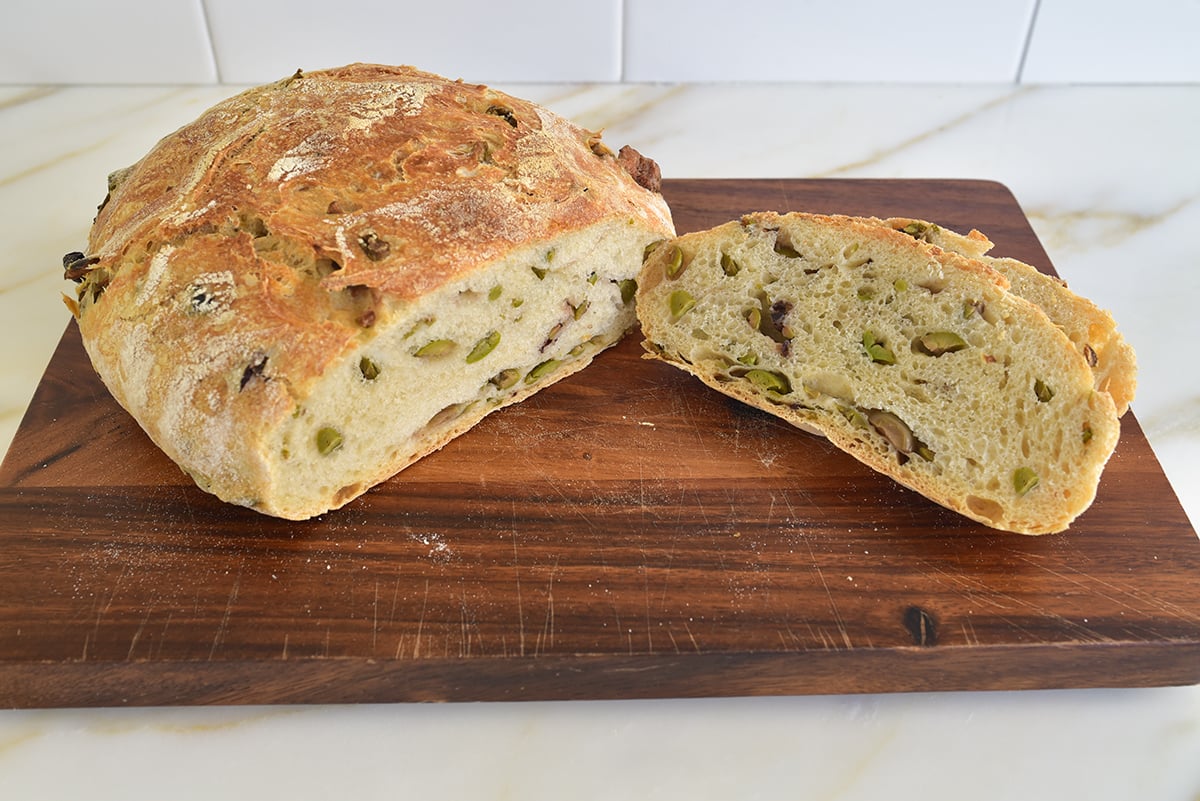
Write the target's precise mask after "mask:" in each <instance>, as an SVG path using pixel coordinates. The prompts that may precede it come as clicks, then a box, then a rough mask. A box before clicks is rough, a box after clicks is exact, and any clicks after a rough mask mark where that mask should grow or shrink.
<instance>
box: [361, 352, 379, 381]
mask: <svg viewBox="0 0 1200 801" xmlns="http://www.w3.org/2000/svg"><path fill="white" fill-rule="evenodd" d="M358 372H360V373H361V374H362V377H363V378H365V379H367V380H368V381H374V380H375V379H376V378H379V365H378V364H376V363H375V362H374V360H373V359H371V357H369V356H363V357H362V358H361V359H359V360H358Z"/></svg>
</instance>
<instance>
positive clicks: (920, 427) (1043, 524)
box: [637, 213, 1120, 534]
mask: <svg viewBox="0 0 1200 801" xmlns="http://www.w3.org/2000/svg"><path fill="white" fill-rule="evenodd" d="M1008 285H1009V282H1008V281H1007V280H1006V279H1005V278H1004V276H1003V275H1001V274H1000V273H999V272H997V271H996V270H993V269H992V268H990V267H989V266H987V265H986V264H984V263H982V262H981V261H979V260H978V259H971V258H967V257H964V256H962V255H960V254H957V253H953V252H950V251H948V250H946V249H943V248H940V247H939V248H934V247H929V246H928V245H927V244H926V243H923V242H919V241H917V239H915V238H914V237H913V236H910V235H907V234H905V233H902V232H901V231H897V230H893V229H892V228H891V227H890V226H887V225H880V224H879V223H878V221H870V220H863V219H857V218H850V217H834V216H819V215H812V214H798V213H794V214H788V215H778V214H774V213H760V214H753V215H749V216H747V217H744V218H743V219H742V220H741V221H740V222H731V223H727V224H725V225H722V226H719V227H717V228H714V229H711V230H709V231H703V232H699V233H694V234H688V235H686V236H682V237H679V238H677V239H674V240H671V241H669V242H666V243H663V244H661V245H660V246H659V247H657V248H656V249H655V250H654V251H653V252H652V253H651V254H650V255H649V257H648V258H647V260H646V262H645V263H644V265H643V268H642V271H641V273H640V275H639V279H638V286H639V288H638V297H637V309H638V317H639V319H640V321H641V324H642V332H643V336H644V338H645V347H646V350H647V351H648V357H650V358H658V359H662V360H665V361H667V362H669V363H671V364H673V365H675V366H677V367H680V368H682V369H684V370H686V371H688V372H690V373H692V374H694V375H696V376H697V377H698V378H700V379H701V380H702V381H703V382H705V383H706V384H708V385H709V386H711V387H713V388H715V389H717V390H719V391H721V392H723V393H725V394H727V395H729V396H730V397H733V398H736V399H738V400H741V401H743V402H746V403H748V404H751V405H753V406H756V407H758V408H761V409H764V410H766V411H768V412H771V413H773V414H775V415H777V416H779V417H780V418H782V419H784V420H787V421H789V422H791V423H793V424H794V425H796V426H798V427H800V428H803V429H805V430H808V431H812V432H815V433H818V434H822V435H824V436H827V437H828V438H829V439H830V441H831V442H833V443H834V444H835V445H837V446H838V447H840V448H842V449H844V450H845V451H847V452H848V453H850V454H851V455H853V456H854V457H855V458H857V459H859V460H860V461H862V462H863V463H864V464H866V465H868V466H870V467H872V468H874V469H876V470H878V471H880V472H882V473H884V474H886V475H888V476H891V477H892V478H894V479H895V480H896V481H898V482H900V483H901V484H903V485H905V486H907V487H910V488H911V489H913V490H916V491H917V492H920V493H921V494H923V495H925V496H926V497H928V498H930V499H931V500H933V501H935V502H937V503H940V504H942V505H943V506H946V507H947V508H950V509H953V510H955V511H956V512H959V513H961V514H963V515H966V516H967V517H970V518H972V519H974V520H977V521H979V522H981V523H984V524H985V525H988V526H991V527H994V528H998V529H1004V530H1009V531H1016V532H1021V533H1026V534H1044V533H1050V532H1056V531H1062V530H1064V529H1065V528H1067V527H1068V526H1069V525H1070V523H1071V521H1072V520H1074V519H1075V518H1076V517H1077V516H1078V515H1079V514H1080V513H1082V512H1083V511H1084V510H1085V509H1087V508H1088V506H1089V505H1090V504H1091V502H1092V501H1093V499H1094V498H1095V493H1096V488H1097V485H1098V483H1099V480H1100V476H1101V473H1102V471H1103V468H1104V465H1105V463H1106V462H1107V460H1108V458H1109V456H1110V455H1111V454H1112V451H1113V449H1114V448H1115V447H1116V444H1117V439H1118V437H1119V434H1120V423H1119V420H1118V416H1117V410H1116V407H1115V404H1114V403H1113V400H1112V398H1111V397H1110V396H1109V394H1108V393H1106V392H1103V391H1099V390H1097V389H1096V388H1095V381H1094V378H1093V374H1092V370H1091V368H1090V367H1089V365H1088V364H1087V362H1086V360H1085V358H1084V357H1083V355H1081V353H1080V352H1079V351H1078V350H1077V349H1076V347H1075V345H1074V343H1072V341H1071V340H1070V339H1069V338H1068V337H1067V335H1066V334H1064V333H1063V331H1062V330H1061V329H1060V328H1059V326H1057V325H1056V324H1055V323H1054V322H1052V321H1051V320H1050V318H1049V317H1047V315H1046V313H1045V312H1044V311H1043V310H1042V309H1041V308H1039V307H1038V306H1037V305H1036V304H1034V303H1032V302H1030V301H1028V300H1025V299H1023V298H1021V297H1019V296H1018V295H1016V294H1015V293H1013V292H1010V291H1009V290H1008Z"/></svg>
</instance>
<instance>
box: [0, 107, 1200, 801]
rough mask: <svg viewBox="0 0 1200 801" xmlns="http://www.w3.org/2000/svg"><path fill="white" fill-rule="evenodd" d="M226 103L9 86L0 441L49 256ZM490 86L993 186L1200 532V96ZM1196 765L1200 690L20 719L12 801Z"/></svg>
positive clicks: (1111, 772)
mask: <svg viewBox="0 0 1200 801" xmlns="http://www.w3.org/2000/svg"><path fill="white" fill-rule="evenodd" d="M240 88H241V87H230V86H226V87H220V86H216V87H214V86H204V87H171V86H165V87H145V86H142V87H92V88H81V87H64V88H45V87H0V209H3V213H2V214H0V241H3V242H4V243H5V247H4V256H3V257H2V260H0V326H3V335H4V338H5V341H6V342H7V343H9V345H8V347H6V348H5V358H4V359H3V360H0V446H2V447H4V448H5V449H6V448H7V446H8V444H9V442H10V441H11V439H12V436H13V433H14V432H15V430H16V427H17V425H18V422H19V419H20V417H21V415H22V414H23V413H24V409H25V407H26V405H27V404H28V401H29V397H30V396H31V394H32V392H33V390H34V387H35V386H36V385H37V382H38V380H39V378H40V376H41V373H42V370H43V369H44V368H45V365H46V363H47V361H48V360H49V357H50V354H51V352H52V351H53V348H54V346H55V344H56V343H57V341H58V338H59V336H60V335H61V333H62V331H63V328H64V327H65V326H66V324H67V320H68V313H67V311H66V309H65V307H64V306H63V304H62V302H61V300H60V298H59V295H60V293H61V292H68V293H69V292H70V291H71V285H69V284H66V283H64V282H63V281H62V280H61V266H60V259H61V256H62V254H63V253H66V252H68V251H72V250H78V249H80V248H81V247H82V246H83V245H84V243H85V241H86V236H87V230H88V227H89V225H90V222H91V219H92V216H93V215H94V213H95V208H96V205H97V204H98V203H99V201H100V199H101V198H102V197H103V195H104V190H105V179H106V176H107V175H108V173H109V172H110V171H112V170H113V169H115V168H118V167H122V166H125V165H127V164H129V163H131V162H132V161H134V160H136V159H137V158H138V157H140V156H141V155H142V154H143V153H144V152H145V151H146V150H147V149H148V148H149V147H150V146H152V145H153V144H154V142H155V141H157V140H158V139H159V138H160V137H162V136H163V135H165V134H167V133H169V132H170V131H172V130H174V128H176V127H178V126H179V125H181V124H183V123H184V122H186V121H188V120H190V119H192V118H193V117H195V116H196V115H197V114H198V113H199V112H200V111H201V110H203V109H204V108H206V107H207V106H209V105H211V104H213V103H215V102H216V101H218V100H220V99H223V98H224V97H227V96H228V95H230V94H233V93H234V92H236V91H239V90H240ZM498 88H501V89H505V90H507V91H511V92H514V93H517V94H521V95H523V96H526V97H529V98H530V99H533V100H536V101H539V102H543V103H546V104H547V105H549V106H551V107H552V108H553V109H554V110H556V111H558V112H559V113H561V114H563V115H565V116H567V117H570V118H572V119H574V120H575V121H577V122H578V123H580V124H581V125H584V126H586V127H589V128H592V129H604V130H605V139H606V141H609V142H610V143H614V144H618V145H619V144H622V143H626V142H628V143H630V144H633V145H634V146H635V147H637V148H638V149H639V150H641V151H642V152H644V153H645V154H647V155H649V156H652V157H654V158H655V159H657V160H658V161H659V163H660V164H661V166H662V168H663V173H664V175H665V176H667V177H745V178H753V177H818V176H825V177H883V178H887V177H895V178H912V177H929V178H979V179H989V180H997V181H1000V182H1002V183H1004V184H1006V185H1007V186H1008V187H1009V188H1010V189H1011V190H1012V191H1013V193H1014V195H1015V196H1016V197H1017V199H1018V201H1020V202H1021V204H1022V206H1023V207H1024V209H1025V210H1026V212H1027V214H1028V216H1029V217H1030V220H1031V222H1032V224H1033V226H1034V228H1035V230H1036V231H1037V233H1038V235H1039V237H1040V238H1041V240H1042V242H1043V244H1044V245H1045V247H1046V250H1047V252H1048V253H1049V256H1050V258H1051V259H1052V260H1053V262H1054V264H1055V266H1056V268H1057V269H1058V271H1059V272H1060V274H1061V275H1063V277H1065V278H1066V279H1067V280H1068V281H1069V282H1070V284H1071V285H1072V286H1073V287H1074V288H1076V289H1077V290H1078V291H1081V292H1083V293H1084V294H1087V295H1089V296H1090V297H1093V299H1095V300H1096V301H1097V302H1098V303H1100V304H1101V305H1103V306H1105V307H1107V308H1109V309H1111V310H1112V312H1113V314H1114V316H1115V318H1116V320H1117V322H1118V324H1119V326H1120V327H1121V329H1122V331H1123V332H1125V334H1126V336H1127V337H1128V338H1129V339H1130V341H1131V342H1133V344H1134V346H1135V348H1136V349H1137V351H1138V356H1139V362H1140V365H1141V373H1140V381H1139V391H1138V397H1137V399H1136V400H1135V402H1134V404H1133V408H1134V413H1135V414H1136V415H1137V417H1138V419H1139V421H1140V422H1141V423H1142V425H1143V428H1144V430H1145V431H1146V433H1147V436H1148V437H1149V439H1150V441H1151V444H1152V446H1153V447H1154V449H1155V452H1156V454H1157V455H1158V457H1159V459H1160V461H1161V462H1162V464H1163V467H1164V469H1165V471H1166V473H1167V476H1168V478H1169V479H1170V481H1171V483H1172V485H1173V486H1174V488H1175V490H1176V492H1177V494H1178V495H1179V497H1180V500H1181V502H1182V503H1183V506H1184V508H1185V510H1186V511H1187V512H1188V514H1189V515H1190V516H1191V519H1192V521H1193V522H1194V523H1195V522H1200V370H1195V369H1192V362H1193V361H1194V359H1193V358H1192V356H1191V352H1190V348H1191V347H1192V345H1193V343H1194V342H1195V341H1196V338H1197V334H1198V333H1200V328H1198V326H1197V323H1196V314H1195V302H1196V300H1195V299H1196V298H1197V297H1200V270H1198V269H1197V259H1196V256H1195V249H1194V247H1193V246H1192V244H1191V242H1190V239H1191V236H1192V232H1194V231H1195V230H1197V228H1200V204H1198V203H1197V195H1198V193H1200V159H1197V158H1196V156H1195V147H1194V144H1193V140H1194V137H1195V131H1196V130H1197V129H1198V128H1200V86H1173V87H1164V86H1149V87H1140V88H1139V87H1121V86H1111V87H1067V86H1023V87H1020V88H1017V87H1012V86H1001V85H994V86H989V85H975V86H955V85H945V86H920V87H916V86H871V85H858V86H839V85H765V84H743V85H649V84H647V85H620V84H605V85H524V86H521V85H517V86H500V87H498ZM814 211H820V210H819V209H815V210H814ZM999 255H1003V254H999ZM0 547H3V546H2V544H0ZM0 658H2V655H0ZM1198 753H1200V687H1182V688H1164V689H1155V690H1128V691H1102V690H1094V691H1076V692H1044V693H958V694H930V695H905V696H863V697H829V698H785V699H714V700H707V701H662V702H597V703H585V704H513V705H504V704H462V705H459V704H451V705H441V706H433V707H426V706H419V705H415V706H414V705H396V706H363V707H310V708H289V709H272V710H264V709H261V708H245V709H242V708H224V709H221V708H218V709H151V710H43V711H24V712H13V711H8V712H0V798H5V799H8V798H13V799H23V798H38V799H56V798H72V799H73V798H80V797H89V798H108V797H113V798H117V797H119V798H122V799H129V800H130V801H136V799H139V798H161V797H172V798H217V797H219V798H223V799H237V798H263V797H288V798H296V799H304V798H323V797H342V798H351V797H352V798H356V799H370V798H385V797H386V798H395V797H407V796H416V795H418V794H419V795H420V797H422V798H427V799H435V798H522V799H542V798H546V799H549V798H562V797H564V796H565V797H571V798H583V799H588V798H625V797H637V798H647V799H669V798H688V799H704V798H733V797H737V798H806V799H835V798H836V799H842V800H843V801H845V800H846V799H878V798H917V797H920V798H926V799H943V798H944V799H960V798H972V799H976V800H977V801H986V799H1011V798H1028V799H1035V798H1050V799H1064V798H1089V799H1101V800H1102V799H1113V801H1117V799H1121V800H1122V801H1123V800H1124V799H1128V798H1132V797H1138V798H1148V799H1149V798H1153V799H1161V800H1162V801H1195V800H1196V799H1197V798H1200V772H1198V770H1197V767H1196V765H1197V762H1196V754H1198ZM64 765H70V766H71V768H72V769H71V770H64V769H63V766H64Z"/></svg>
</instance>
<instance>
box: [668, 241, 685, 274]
mask: <svg viewBox="0 0 1200 801" xmlns="http://www.w3.org/2000/svg"><path fill="white" fill-rule="evenodd" d="M682 272H683V251H682V250H680V248H679V245H671V249H670V250H668V251H667V278H678V277H679V274H680V273H682Z"/></svg>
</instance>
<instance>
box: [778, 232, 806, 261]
mask: <svg viewBox="0 0 1200 801" xmlns="http://www.w3.org/2000/svg"><path fill="white" fill-rule="evenodd" d="M775 252H776V253H778V254H779V255H780V256H786V257H787V258H789V259H798V258H800V251H798V250H796V249H795V248H794V247H792V246H791V245H789V244H788V243H787V242H780V241H779V238H778V237H776V238H775Z"/></svg>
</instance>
